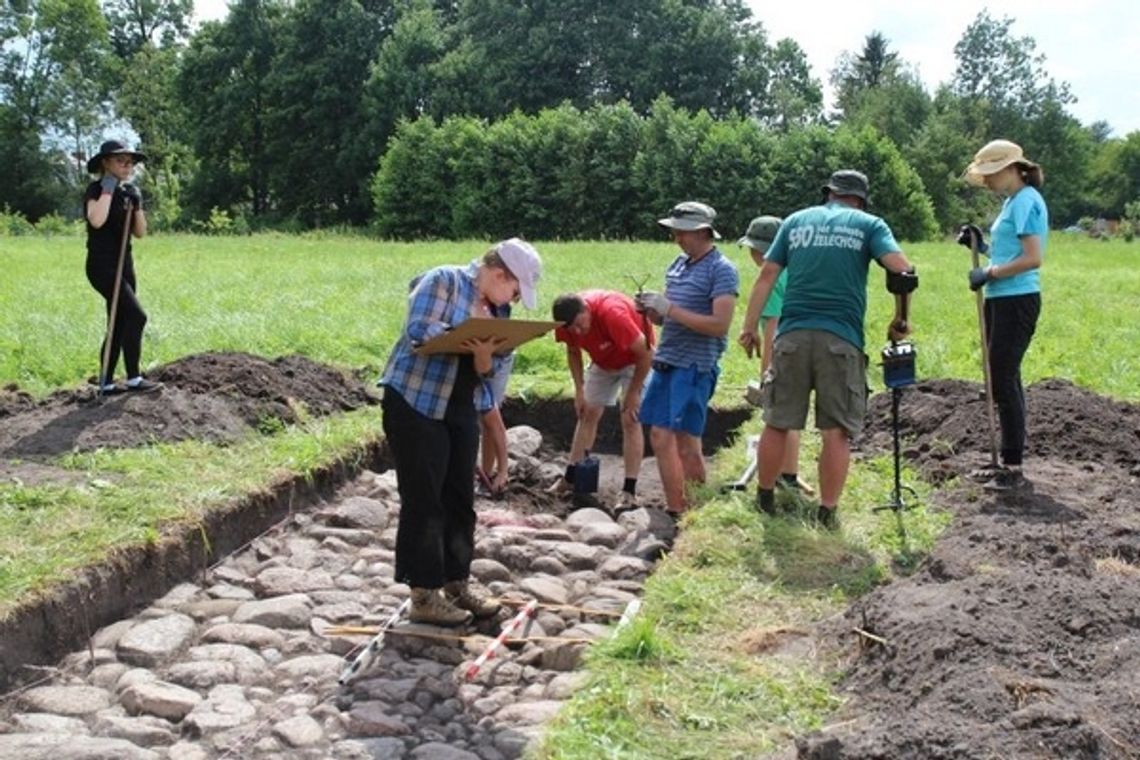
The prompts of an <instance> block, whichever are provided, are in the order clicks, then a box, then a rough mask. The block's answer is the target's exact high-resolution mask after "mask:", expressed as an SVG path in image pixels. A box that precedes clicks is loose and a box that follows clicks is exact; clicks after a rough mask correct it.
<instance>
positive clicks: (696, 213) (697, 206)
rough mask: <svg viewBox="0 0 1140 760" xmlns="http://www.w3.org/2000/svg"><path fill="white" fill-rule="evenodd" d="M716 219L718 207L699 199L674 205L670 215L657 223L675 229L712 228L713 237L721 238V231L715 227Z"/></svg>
mask: <svg viewBox="0 0 1140 760" xmlns="http://www.w3.org/2000/svg"><path fill="white" fill-rule="evenodd" d="M714 219H716V209H714V208H713V207H712V206H710V205H708V204H707V203H698V202H697V201H685V202H684V203H678V204H677V205H676V206H674V207H673V210H672V211H670V212H669V216H667V217H665V218H664V219H658V220H657V223H658V224H660V225H661V226H662V227H668V228H669V229H673V230H712V234H713V237H714V238H716V239H717V240H720V233H719V232H717V231H716V228H715V227H713V220H714Z"/></svg>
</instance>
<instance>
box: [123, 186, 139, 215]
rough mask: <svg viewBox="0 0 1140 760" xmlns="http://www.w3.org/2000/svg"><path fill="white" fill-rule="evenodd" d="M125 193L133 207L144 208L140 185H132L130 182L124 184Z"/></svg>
mask: <svg viewBox="0 0 1140 760" xmlns="http://www.w3.org/2000/svg"><path fill="white" fill-rule="evenodd" d="M123 193H124V194H125V195H126V196H127V199H128V200H130V202H131V205H132V206H134V207H135V208H137V209H141V208H142V191H141V190H139V188H138V185H132V184H131V183H130V182H124V183H123Z"/></svg>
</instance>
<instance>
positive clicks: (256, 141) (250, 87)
mask: <svg viewBox="0 0 1140 760" xmlns="http://www.w3.org/2000/svg"><path fill="white" fill-rule="evenodd" d="M281 15H282V6H281V5H280V3H278V2H267V1H265V0H240V1H239V2H236V3H234V4H233V5H232V6H231V7H230V13H229V15H228V16H227V17H226V19H225V21H221V22H209V23H207V24H204V25H203V26H202V28H201V29H200V30H199V32H198V33H197V34H196V35H195V36H194V38H193V39H192V40H191V41H190V44H189V46H188V47H187V49H186V52H185V54H184V58H183V65H182V68H181V74H180V77H179V82H178V89H179V92H180V93H181V96H182V99H183V102H184V103H185V106H186V113H187V125H188V128H189V130H190V133H191V134H192V135H193V136H194V137H193V143H192V144H193V148H194V154H195V155H196V156H197V158H198V161H199V169H198V172H197V173H196V174H195V176H194V179H193V181H192V182H191V184H190V186H189V187H188V188H187V192H186V196H185V197H186V206H187V208H188V210H189V211H190V213H191V214H192V215H193V216H194V217H196V218H205V217H207V216H208V215H209V213H210V209H212V208H219V209H223V210H233V211H235V212H237V213H239V214H244V213H249V214H252V215H253V216H261V215H263V214H265V213H266V212H267V211H269V209H270V192H269V177H270V173H271V168H272V167H271V165H272V163H273V161H274V160H275V158H276V157H275V156H273V155H272V153H271V152H270V150H269V145H268V136H267V134H266V115H267V111H268V103H267V96H268V84H267V80H268V78H269V75H270V71H271V69H272V66H273V61H274V55H275V53H276V50H277V45H278V40H277V27H278V25H279V23H280V18H281Z"/></svg>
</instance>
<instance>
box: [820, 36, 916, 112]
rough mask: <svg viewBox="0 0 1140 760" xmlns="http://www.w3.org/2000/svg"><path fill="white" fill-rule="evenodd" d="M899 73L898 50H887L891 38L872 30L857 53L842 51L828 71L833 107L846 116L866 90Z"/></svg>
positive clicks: (900, 68) (889, 82)
mask: <svg viewBox="0 0 1140 760" xmlns="http://www.w3.org/2000/svg"><path fill="white" fill-rule="evenodd" d="M901 73H902V64H901V62H900V61H899V56H898V53H896V52H894V51H892V50H891V49H890V41H889V40H888V39H887V38H886V37H885V36H884V35H883V33H882V32H879V31H873V32H871V33H870V34H868V35H867V36H866V37H865V38H864V40H863V49H862V51H860V52H859V54H858V55H855V54H852V53H850V52H844V53H843V54H841V55H840V56H839V61H838V62H837V64H836V67H835V68H834V69H833V70H832V71H831V85H832V87H834V88H835V100H836V108H837V109H838V110H839V112H840V113H842V114H844V115H848V116H849V115H850V114H852V113H853V112H854V111H855V110H857V105H858V101H859V100H860V99H861V98H862V96H863V95H864V94H865V93H866V92H867V91H868V90H874V89H878V88H881V87H885V86H886V85H888V84H891V83H893V82H894V80H895V79H896V78H898V76H899V75H900V74H901Z"/></svg>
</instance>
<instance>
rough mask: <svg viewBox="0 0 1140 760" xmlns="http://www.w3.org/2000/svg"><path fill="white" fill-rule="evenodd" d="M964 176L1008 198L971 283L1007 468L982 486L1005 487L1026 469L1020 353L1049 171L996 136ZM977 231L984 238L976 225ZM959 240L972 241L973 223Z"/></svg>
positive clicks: (1036, 282)
mask: <svg viewBox="0 0 1140 760" xmlns="http://www.w3.org/2000/svg"><path fill="white" fill-rule="evenodd" d="M965 178H966V181H967V182H969V183H970V184H972V185H976V186H980V187H986V188H988V189H989V190H991V191H993V192H994V193H997V194H998V195H1000V196H1001V197H1002V198H1003V199H1004V200H1003V201H1002V207H1001V212H1000V213H999V214H998V217H997V219H995V220H994V223H993V226H992V227H990V234H991V236H992V238H991V242H990V246H989V254H990V263H989V265H988V266H985V267H977V268H975V269H973V270H971V271H970V275H969V282H970V289H971V290H977V289H978V288H982V287H984V288H985V291H984V293H985V310H984V311H985V317H984V325H985V335H986V344H987V346H988V348H989V360H990V380H991V383H992V385H993V394H994V403H995V404H996V405H997V410H998V420H999V422H1000V425H1001V461H1002V468H1001V469H1000V470H999V471H998V472H996V473H993V474H992V475H993V477H992V478H991V479H990V480H989V481H988V482H987V483H986V485H985V487H986V488H988V489H990V490H995V491H1005V490H1009V489H1011V488H1018V487H1020V486H1022V485H1023V484H1024V483H1025V477H1024V476H1023V475H1022V472H1021V465H1022V458H1023V456H1024V452H1025V438H1026V425H1025V389H1024V387H1023V386H1022V383H1021V360H1022V359H1023V358H1024V356H1025V352H1026V351H1027V350H1028V349H1029V343H1030V341H1031V340H1032V339H1033V333H1034V332H1035V331H1036V329H1037V319H1038V317H1039V316H1040V314H1041V272H1040V269H1041V261H1042V259H1043V258H1044V257H1045V248H1046V244H1047V242H1048V239H1049V210H1048V208H1047V207H1046V205H1045V199H1044V198H1043V197H1042V196H1041V186H1042V185H1043V184H1044V183H1045V175H1044V173H1043V172H1042V171H1041V167H1040V166H1038V165H1037V164H1035V163H1034V162H1032V161H1030V160H1029V159H1027V158H1026V157H1025V155H1024V153H1023V152H1022V150H1021V147H1020V146H1019V145H1017V144H1016V143H1012V142H1010V141H1009V140H994V141H992V142H990V143H988V144H987V145H986V146H985V147H983V148H982V149H981V150H979V151H978V152H977V154H976V155H975V156H974V161H973V163H971V164H970V165H969V166H968V167H967V168H966V173H965ZM972 234H976V235H977V239H978V240H979V241H980V240H981V236H980V234H979V233H977V232H976V228H975V232H974V233H972ZM959 240H960V241H962V242H964V243H965V244H967V245H968V244H969V233H968V230H964V232H963V236H961V237H959ZM983 246H984V244H983ZM980 249H981V247H980V248H979V250H980Z"/></svg>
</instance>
